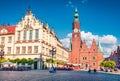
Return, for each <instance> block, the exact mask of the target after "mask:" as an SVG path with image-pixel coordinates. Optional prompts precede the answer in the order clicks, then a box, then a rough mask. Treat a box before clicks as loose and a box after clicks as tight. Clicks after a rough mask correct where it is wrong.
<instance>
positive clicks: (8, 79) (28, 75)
mask: <svg viewBox="0 0 120 81" xmlns="http://www.w3.org/2000/svg"><path fill="white" fill-rule="evenodd" d="M0 81H120V74H106V73H101V72H97V73H94V72H91V73H88V72H86V71H57V72H56V73H49V71H48V70H32V71H0Z"/></svg>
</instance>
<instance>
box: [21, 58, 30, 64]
mask: <svg viewBox="0 0 120 81" xmlns="http://www.w3.org/2000/svg"><path fill="white" fill-rule="evenodd" d="M27 62H28V61H27V59H26V58H22V59H21V60H20V63H22V64H23V65H25V63H27Z"/></svg>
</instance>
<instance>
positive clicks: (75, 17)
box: [74, 8, 79, 22]
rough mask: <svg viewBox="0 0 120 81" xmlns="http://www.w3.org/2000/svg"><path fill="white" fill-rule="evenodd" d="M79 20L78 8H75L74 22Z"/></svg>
mask: <svg viewBox="0 0 120 81" xmlns="http://www.w3.org/2000/svg"><path fill="white" fill-rule="evenodd" d="M75 21H79V14H78V10H77V8H75V13H74V22H75Z"/></svg>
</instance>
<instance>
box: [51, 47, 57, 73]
mask: <svg viewBox="0 0 120 81" xmlns="http://www.w3.org/2000/svg"><path fill="white" fill-rule="evenodd" d="M50 53H51V54H52V67H51V68H50V70H49V72H50V73H54V72H56V70H55V68H54V66H53V57H54V54H55V53H56V50H55V49H54V48H52V50H50Z"/></svg>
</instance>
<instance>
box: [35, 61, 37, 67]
mask: <svg viewBox="0 0 120 81" xmlns="http://www.w3.org/2000/svg"><path fill="white" fill-rule="evenodd" d="M34 69H37V61H35V62H34Z"/></svg>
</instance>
